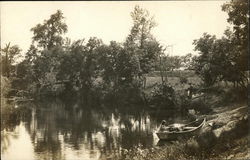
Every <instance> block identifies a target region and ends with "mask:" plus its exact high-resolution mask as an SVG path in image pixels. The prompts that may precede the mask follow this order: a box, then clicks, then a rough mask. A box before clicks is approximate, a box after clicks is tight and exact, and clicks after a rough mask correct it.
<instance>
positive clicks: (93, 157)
mask: <svg viewBox="0 0 250 160" xmlns="http://www.w3.org/2000/svg"><path fill="white" fill-rule="evenodd" d="M7 107H9V108H11V110H12V111H11V112H7V111H6V112H5V110H3V111H2V113H1V114H3V115H4V116H3V118H5V119H4V120H5V121H4V122H3V123H4V127H2V131H1V135H2V136H1V143H2V145H1V159H3V160H19V159H20V160H24V159H25V160H37V159H39V160H40V159H41V160H45V159H60V160H72V159H74V160H78V159H79V160H80V159H81V160H82V159H84V160H98V159H101V158H105V157H108V156H109V155H110V154H120V153H121V149H130V148H132V147H135V146H137V145H139V144H140V145H142V146H143V147H145V148H150V147H152V146H154V145H156V144H157V142H158V138H157V137H156V135H155V134H154V132H155V131H156V129H157V127H158V125H159V123H160V121H161V120H162V119H166V118H167V117H166V115H169V112H167V111H164V110H162V109H160V110H159V109H152V108H151V109H149V108H147V109H146V108H145V107H142V106H130V107H109V106H102V107H92V108H90V107H84V106H82V105H80V104H79V103H77V102H76V103H72V104H71V105H68V104H65V103H63V102H62V101H60V100H55V101H52V102H46V103H40V102H37V103H26V104H19V105H18V107H17V104H12V105H10V106H7ZM9 108H8V109H9ZM5 114H7V115H5ZM7 119H8V120H7Z"/></svg>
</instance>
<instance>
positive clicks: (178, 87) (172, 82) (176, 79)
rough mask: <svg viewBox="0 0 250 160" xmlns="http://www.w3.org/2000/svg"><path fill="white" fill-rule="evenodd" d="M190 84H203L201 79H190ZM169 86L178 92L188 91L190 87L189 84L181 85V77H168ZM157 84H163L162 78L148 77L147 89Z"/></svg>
mask: <svg viewBox="0 0 250 160" xmlns="http://www.w3.org/2000/svg"><path fill="white" fill-rule="evenodd" d="M187 79H188V83H191V84H193V85H198V84H200V83H201V79H200V78H199V77H197V76H196V77H188V78H187ZM166 82H167V83H168V84H170V85H171V86H174V87H175V89H176V90H181V89H187V88H188V87H189V85H188V84H183V85H182V84H181V83H180V78H179V77H167V81H166ZM156 83H158V84H160V83H161V77H147V83H146V87H152V86H154V85H155V84H156Z"/></svg>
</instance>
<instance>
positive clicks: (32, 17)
mask: <svg viewBox="0 0 250 160" xmlns="http://www.w3.org/2000/svg"><path fill="white" fill-rule="evenodd" d="M225 2H226V1H143V2H142V1H141V2H136V1H130V2H128V1H126V2H123V1H121V2H115V1H110V2H107V1H106V2H101V1H99V2H96V1H94V2H90V1H85V2H80V1H78V2H77V1H74V2H53V1H52V2H0V4H1V45H2V47H3V46H5V44H6V43H8V42H11V44H12V45H14V44H17V45H19V46H20V48H21V49H22V50H23V53H24V52H26V51H27V49H28V48H29V46H30V44H31V38H32V33H31V32H30V29H31V28H32V27H34V26H35V25H36V24H38V23H42V22H43V20H45V19H48V18H49V16H50V15H51V14H54V13H55V12H56V10H58V9H60V10H61V11H62V12H63V14H64V16H65V18H66V20H65V21H66V24H67V25H68V33H67V34H66V36H67V37H69V38H71V39H72V40H77V39H82V38H85V39H88V38H89V37H93V36H95V37H98V38H101V39H102V40H103V42H104V43H106V44H109V42H110V41H111V40H115V41H118V42H123V41H124V40H125V38H126V36H127V35H128V34H129V30H130V28H131V26H132V20H131V17H130V12H131V11H133V9H134V6H135V5H139V6H141V7H143V8H145V9H147V10H148V11H149V12H150V14H151V15H153V16H154V17H155V21H156V22H157V24H158V26H157V27H156V28H155V29H153V31H152V33H153V35H154V36H155V37H156V39H157V40H158V41H159V42H160V43H161V44H162V45H165V46H166V45H173V52H172V54H173V55H185V54H187V53H193V48H194V46H193V45H192V42H193V40H194V39H197V38H199V37H201V36H202V34H203V33H204V32H208V33H210V34H215V35H216V36H217V37H221V36H222V34H223V32H224V30H225V29H226V27H227V26H229V24H228V23H227V17H228V15H227V13H225V12H222V11H221V5H222V4H223V3H225Z"/></svg>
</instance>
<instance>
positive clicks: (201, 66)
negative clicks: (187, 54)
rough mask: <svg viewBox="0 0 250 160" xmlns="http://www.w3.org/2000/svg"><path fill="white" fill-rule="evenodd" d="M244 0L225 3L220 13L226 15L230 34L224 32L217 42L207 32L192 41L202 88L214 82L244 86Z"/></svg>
mask: <svg viewBox="0 0 250 160" xmlns="http://www.w3.org/2000/svg"><path fill="white" fill-rule="evenodd" d="M247 4H248V3H247V1H244V0H236V1H230V2H228V3H225V4H224V5H223V6H222V10H223V11H225V12H227V13H228V15H229V18H228V22H230V23H231V24H233V31H230V30H229V29H227V30H225V33H224V36H223V37H222V38H221V39H217V38H216V37H215V36H212V35H209V34H207V33H204V34H203V37H201V38H200V39H197V40H194V42H193V44H194V45H195V50H197V51H199V56H197V57H194V70H195V71H196V73H197V74H199V75H200V76H201V78H202V79H203V81H204V83H205V85H207V86H211V85H213V84H214V83H215V82H216V81H222V80H224V81H229V82H233V83H234V84H235V83H237V84H240V85H241V86H242V87H245V86H246V78H247V77H246V73H245V71H246V70H247V68H248V67H247V61H248V59H249V57H248V47H247V46H248V18H249V12H248V5H247Z"/></svg>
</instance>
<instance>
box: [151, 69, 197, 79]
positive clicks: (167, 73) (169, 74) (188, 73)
mask: <svg viewBox="0 0 250 160" xmlns="http://www.w3.org/2000/svg"><path fill="white" fill-rule="evenodd" d="M147 76H148V77H160V76H161V72H160V71H154V72H150V73H148V74H147ZM163 76H167V77H180V76H183V77H197V75H196V74H195V73H194V71H191V70H181V71H165V72H163Z"/></svg>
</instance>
